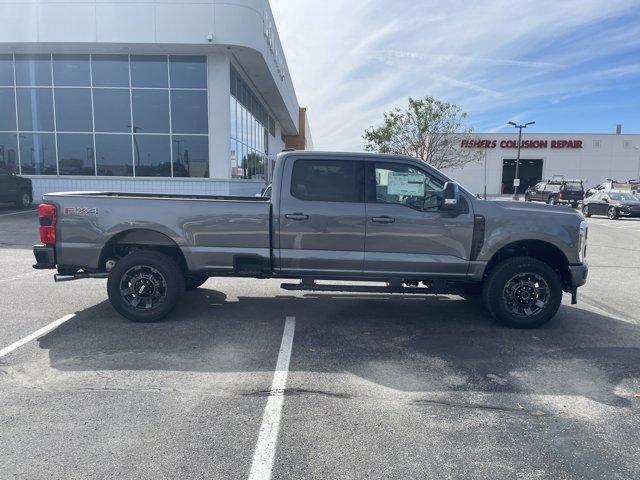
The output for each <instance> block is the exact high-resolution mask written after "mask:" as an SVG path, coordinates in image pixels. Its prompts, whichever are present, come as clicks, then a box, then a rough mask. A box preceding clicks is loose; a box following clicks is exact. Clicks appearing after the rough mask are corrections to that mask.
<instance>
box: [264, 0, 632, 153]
mask: <svg viewBox="0 0 640 480" xmlns="http://www.w3.org/2000/svg"><path fill="white" fill-rule="evenodd" d="M271 5H272V9H273V11H274V15H275V17H276V25H277V27H278V30H279V33H280V37H281V40H282V43H283V47H284V51H285V56H286V58H287V61H288V64H289V69H290V71H291V75H292V77H293V82H294V85H295V86H296V91H297V94H298V99H299V101H300V103H301V104H302V105H304V106H307V107H308V114H309V117H310V122H311V127H312V132H313V137H314V142H315V145H316V148H318V149H334V150H360V149H361V148H362V144H363V142H362V133H363V132H364V130H365V129H366V128H368V127H370V126H371V125H375V124H377V123H378V122H379V121H380V119H381V117H382V112H384V111H387V110H390V109H391V108H393V107H395V106H398V105H402V104H404V103H405V102H406V98H407V97H408V96H414V97H418V96H423V95H433V96H435V97H437V98H440V99H443V100H447V101H452V102H455V103H458V104H459V105H460V106H461V107H463V109H465V110H466V111H467V112H469V113H470V118H471V119H472V121H475V122H476V127H479V126H482V125H484V126H485V128H487V129H490V128H494V129H495V128H499V127H498V126H496V120H495V119H488V118H487V117H488V116H490V115H489V112H490V111H492V110H495V109H497V108H512V112H513V115H511V117H512V118H516V117H517V116H518V114H519V113H522V111H523V110H525V109H526V108H527V107H526V104H524V103H523V102H526V101H530V100H532V99H539V98H548V99H549V103H552V102H554V101H555V102H562V101H563V100H564V99H565V98H569V97H570V96H574V95H581V94H585V93H588V92H593V91H598V89H604V88H609V87H610V85H611V80H612V78H614V77H616V76H618V77H619V76H628V75H631V74H637V73H638V65H625V64H614V65H603V66H602V67H601V68H600V69H596V70H595V71H589V72H586V73H585V72H583V71H581V69H580V66H581V65H583V64H585V63H588V62H592V61H594V60H596V59H607V58H609V57H611V56H612V55H614V54H617V53H620V52H623V51H625V49H632V48H636V49H637V47H638V46H639V45H640V26H638V25H637V24H633V25H624V26H621V25H620V24H619V23H617V22H615V21H613V20H612V19H615V18H616V17H618V16H621V15H623V14H625V13H629V12H631V11H632V10H633V9H634V8H637V2H635V1H633V0H628V1H627V0H614V1H608V2H606V5H603V2H602V1H596V0H565V1H563V2H557V1H529V2H513V1H499V0H486V1H482V2H468V1H462V0H453V1H449V2H446V3H445V2H435V1H433V2H431V1H421V0H420V1H415V0H394V1H393V2H391V1H389V0H271ZM485 118H486V120H483V119H485ZM506 120H507V119H506V118H505V121H506ZM483 122H484V123H483ZM476 129H478V128H476Z"/></svg>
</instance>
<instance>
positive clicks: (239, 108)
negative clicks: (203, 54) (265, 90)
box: [229, 68, 270, 179]
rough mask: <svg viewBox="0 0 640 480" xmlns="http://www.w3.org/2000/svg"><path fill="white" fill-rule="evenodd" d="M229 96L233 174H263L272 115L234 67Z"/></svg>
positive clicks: (255, 175)
mask: <svg viewBox="0 0 640 480" xmlns="http://www.w3.org/2000/svg"><path fill="white" fill-rule="evenodd" d="M229 100H230V101H229V108H230V113H231V116H230V119H231V122H230V125H229V127H230V132H231V158H230V161H231V175H232V177H234V178H257V179H261V178H264V177H265V174H266V171H265V165H266V161H267V153H268V152H269V120H270V117H269V115H268V114H267V111H266V109H265V108H264V106H263V105H262V103H261V102H260V101H259V100H258V98H257V97H256V96H255V95H254V94H253V92H252V91H251V89H250V88H249V86H248V85H247V84H246V82H245V81H244V80H243V79H242V78H241V77H240V75H239V74H238V72H236V70H235V69H234V68H231V95H230V97H229Z"/></svg>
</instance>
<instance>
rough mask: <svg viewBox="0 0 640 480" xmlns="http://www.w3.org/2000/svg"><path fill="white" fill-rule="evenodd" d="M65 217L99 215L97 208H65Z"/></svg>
mask: <svg viewBox="0 0 640 480" xmlns="http://www.w3.org/2000/svg"><path fill="white" fill-rule="evenodd" d="M64 214H65V215H98V209H97V208H96V207H92V208H88V207H64Z"/></svg>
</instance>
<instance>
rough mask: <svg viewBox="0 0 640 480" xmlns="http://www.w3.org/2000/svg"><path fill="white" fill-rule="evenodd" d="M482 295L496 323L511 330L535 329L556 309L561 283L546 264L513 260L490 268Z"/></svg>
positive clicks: (535, 261) (551, 315)
mask: <svg viewBox="0 0 640 480" xmlns="http://www.w3.org/2000/svg"><path fill="white" fill-rule="evenodd" d="M482 296H483V300H484V305H485V307H486V308H487V310H489V313H491V316H493V318H494V319H495V320H496V321H497V322H498V323H500V324H502V325H504V326H507V327H511V328H537V327H539V326H541V325H544V324H545V323H547V322H548V321H549V320H551V319H552V318H553V316H554V315H555V314H556V312H557V311H558V308H560V302H561V301H562V284H561V282H560V278H559V276H558V274H557V273H556V272H555V271H554V270H553V269H552V268H551V267H550V266H549V265H547V264H546V263H544V262H541V261H540V260H537V259H535V258H530V257H515V258H510V259H507V260H504V261H503V262H501V263H499V264H498V265H497V266H495V267H494V268H493V270H492V271H491V272H490V273H489V276H488V277H487V279H486V280H485V284H484V288H483V292H482Z"/></svg>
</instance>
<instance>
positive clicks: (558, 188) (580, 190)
mask: <svg viewBox="0 0 640 480" xmlns="http://www.w3.org/2000/svg"><path fill="white" fill-rule="evenodd" d="M583 198H584V187H583V186H582V180H545V181H542V182H538V183H536V184H535V185H534V186H533V187H529V188H527V190H526V191H525V192H524V199H525V200H526V201H527V202H545V203H548V204H549V205H557V204H570V205H571V206H572V207H573V208H577V207H578V203H580V202H581V201H582V199H583Z"/></svg>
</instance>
